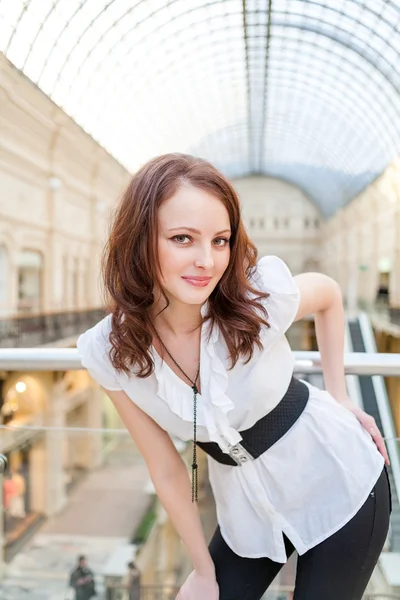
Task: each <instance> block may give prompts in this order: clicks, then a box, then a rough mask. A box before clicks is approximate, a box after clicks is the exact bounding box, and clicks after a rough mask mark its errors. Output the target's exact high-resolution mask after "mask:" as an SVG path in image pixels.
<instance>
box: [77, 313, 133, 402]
mask: <svg viewBox="0 0 400 600" xmlns="http://www.w3.org/2000/svg"><path fill="white" fill-rule="evenodd" d="M109 333H110V317H109V316H108V317H106V318H105V319H103V320H102V321H100V322H99V323H97V325H95V326H94V327H92V328H91V329H88V330H87V331H85V333H83V334H82V335H81V336H79V338H78V341H77V343H76V345H77V348H78V354H79V358H80V359H81V363H82V365H83V366H84V367H86V369H87V370H88V373H89V375H90V376H91V377H92V378H93V379H94V380H95V381H97V383H99V384H100V385H101V386H102V387H104V388H105V389H107V390H111V391H117V390H120V389H122V388H121V386H120V385H119V383H118V380H117V373H116V370H115V369H114V367H113V365H112V364H111V360H110V356H109V350H110V342H109Z"/></svg>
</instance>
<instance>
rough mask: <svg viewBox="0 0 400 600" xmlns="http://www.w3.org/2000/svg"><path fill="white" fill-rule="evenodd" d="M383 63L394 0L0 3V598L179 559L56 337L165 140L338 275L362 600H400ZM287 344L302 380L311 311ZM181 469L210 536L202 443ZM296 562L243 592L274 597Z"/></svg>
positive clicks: (115, 430)
mask: <svg viewBox="0 0 400 600" xmlns="http://www.w3.org/2000/svg"><path fill="white" fill-rule="evenodd" d="M399 65H400V0H340V1H339V0H313V1H312V0H211V1H206V0H135V1H131V2H129V1H127V0H0V134H1V135H0V148H1V157H0V423H1V425H0V453H1V454H2V455H3V456H4V457H5V460H6V461H7V468H6V469H5V470H4V473H3V474H2V475H0V478H1V479H2V482H1V484H2V494H0V507H1V508H0V600H24V599H27V598H29V599H30V600H64V599H65V598H66V597H68V598H69V597H71V598H72V596H66V594H67V593H69V592H68V590H67V586H68V580H69V574H70V572H71V570H72V569H73V567H74V564H75V561H76V557H77V556H78V555H80V554H84V555H86V556H87V560H88V564H89V566H90V568H91V569H92V570H93V572H94V573H95V578H96V585H97V591H98V598H99V599H103V598H104V600H124V599H125V600H135V599H136V600H139V598H140V599H142V600H143V599H144V600H173V599H175V597H176V594H177V591H178V590H179V587H180V586H181V585H182V583H183V582H184V581H185V579H186V577H187V575H188V574H189V573H190V571H191V562H190V560H189V556H188V554H187V552H186V551H185V548H184V546H183V545H182V543H181V542H180V540H179V537H178V536H177V533H176V532H175V529H174V527H173V526H172V523H171V522H170V520H169V518H168V515H167V513H166V511H165V510H164V509H163V507H162V505H161V504H160V502H159V501H158V499H157V497H156V495H155V489H154V487H153V484H152V482H151V479H150V477H149V473H148V470H147V468H146V464H145V462H144V460H143V458H142V457H141V455H140V453H139V451H138V449H137V448H136V446H135V444H134V442H133V441H132V439H131V438H130V436H129V435H128V434H127V432H126V430H125V428H124V425H123V423H122V421H121V419H120V417H119V416H118V414H117V412H116V410H115V409H114V407H113V404H112V402H111V400H110V399H109V398H108V396H107V395H106V394H105V392H104V391H103V390H102V388H101V387H100V386H99V385H98V383H96V382H95V381H94V380H93V379H92V378H91V377H90V376H89V374H88V372H87V371H86V370H85V369H84V368H82V364H81V362H80V358H79V355H78V351H77V349H76V342H77V339H78V337H79V335H80V334H82V333H83V332H84V331H85V330H87V329H88V328H90V327H92V326H94V325H95V324H96V323H98V322H99V321H100V320H101V319H103V318H104V316H105V315H106V304H105V294H104V286H103V283H102V279H101V258H102V252H103V248H104V245H105V242H106V240H107V235H108V233H109V226H110V223H111V221H112V216H113V211H114V209H115V206H116V205H117V202H118V200H119V199H120V197H121V194H122V193H123V191H124V189H125V187H126V186H127V184H128V183H129V181H130V179H131V176H132V174H134V173H135V172H136V171H137V170H138V169H139V168H140V167H141V166H142V165H143V164H144V163H146V161H148V160H150V159H151V158H152V157H155V156H158V155H161V154H164V153H169V152H182V153H187V154H191V155H194V156H199V157H201V158H204V159H206V160H208V161H210V162H211V163H212V164H213V165H215V166H216V167H217V168H218V169H219V170H220V171H221V172H222V173H223V174H224V175H225V176H226V177H227V178H228V179H229V180H230V181H231V182H232V184H233V186H234V188H235V190H236V191H237V193H238V195H239V198H240V203H241V208H242V216H243V220H244V224H245V226H246V229H247V232H248V235H249V236H250V238H251V240H252V241H253V243H254V244H255V245H256V247H257V249H258V253H259V256H260V257H261V256H264V255H276V256H279V257H280V258H281V259H283V260H284V261H285V262H286V264H287V265H288V266H289V268H290V271H291V272H292V274H293V275H297V274H300V273H303V272H310V271H311V272H319V273H324V274H326V275H328V276H329V277H331V278H333V279H334V280H335V281H337V282H338V283H339V285H340V287H341V290H342V295H343V302H344V306H345V316H346V322H345V353H346V354H345V358H346V360H345V365H346V373H347V375H346V379H347V386H348V392H349V395H350V397H351V398H352V400H354V402H355V403H357V404H358V405H359V406H361V407H363V408H364V410H365V411H366V412H368V413H369V414H371V415H373V417H374V418H375V420H376V424H377V425H378V427H379V428H380V430H381V432H382V434H383V436H384V438H385V440H386V445H387V448H388V452H389V456H390V461H391V466H390V467H389V468H388V472H389V479H390V483H391V489H392V501H393V510H392V515H391V524H390V529H389V534H388V537H387V540H386V543H385V546H384V549H383V552H382V554H381V556H380V559H379V561H378V563H377V565H376V568H375V571H374V573H373V576H372V578H371V581H370V583H369V585H368V588H367V590H366V592H365V593H366V594H367V595H366V596H365V598H368V599H371V600H372V598H375V599H376V600H385V599H387V600H389V599H390V598H392V599H393V600H394V599H395V598H398V599H400V503H399V499H400V445H399V438H400V69H399ZM287 338H288V340H289V342H290V345H291V348H292V350H293V352H294V353H295V357H296V363H295V365H296V366H295V371H296V372H297V373H298V374H300V375H301V376H302V378H304V379H306V380H307V381H309V382H310V383H313V384H314V385H316V386H318V387H323V386H324V381H323V376H322V372H321V368H318V365H320V363H318V356H319V355H318V354H317V353H318V344H317V339H316V332H315V322H314V319H313V318H312V316H310V317H309V318H306V319H303V320H301V321H298V322H296V323H294V324H293V325H292V326H291V327H290V329H289V330H288V332H287ZM174 443H175V445H176V448H177V449H178V451H179V452H180V453H181V455H182V457H183V460H184V461H186V462H187V464H188V466H189V465H190V461H191V444H190V443H189V444H188V443H183V442H181V441H179V440H178V439H174ZM0 462H1V461H0ZM0 466H1V465H0ZM199 474H200V482H199V486H200V489H199V503H198V505H199V511H200V515H201V518H202V522H203V526H204V531H205V533H206V536H207V538H210V536H211V535H212V533H213V531H214V529H215V526H216V523H217V518H216V512H215V505H214V501H213V496H212V492H211V488H210V484H209V482H208V477H207V461H206V457H205V455H204V454H203V453H202V452H201V451H200V450H199ZM130 561H134V562H135V564H136V566H137V570H138V573H140V585H139V587H140V592H138V594H140V595H133V594H134V590H133V588H134V587H135V586H134V585H133V584H132V586H133V587H132V589H131V588H130V587H129V586H130V585H131V583H127V582H131V579H129V576H130V575H129V569H128V566H127V565H128V563H129V562H130ZM295 570H296V563H295V559H293V560H292V559H290V560H289V561H288V563H287V565H285V567H284V569H283V570H282V571H281V573H280V575H279V576H278V577H277V578H276V581H275V582H274V584H273V586H272V587H271V589H269V590H268V592H267V593H266V594H265V595H264V596H263V599H264V600H267V599H268V600H292V598H293V589H294V580H295ZM135 585H136V584H135ZM135 589H136V588H135ZM138 589H139V588H138ZM132 590H133V591H132ZM338 600H339V599H338Z"/></svg>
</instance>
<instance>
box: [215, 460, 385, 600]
mask: <svg viewBox="0 0 400 600" xmlns="http://www.w3.org/2000/svg"><path fill="white" fill-rule="evenodd" d="M390 512H391V498H390V489H389V482H388V478H387V473H386V469H384V470H383V472H382V474H381V475H380V477H379V479H378V481H377V482H376V484H375V486H374V488H373V489H372V491H371V493H370V495H369V496H368V498H367V500H366V502H365V503H364V504H363V506H362V507H361V508H360V510H359V511H358V513H357V514H356V515H355V516H354V517H353V518H352V519H351V520H350V521H349V522H348V523H347V524H346V525H345V526H344V527H342V529H340V530H339V531H338V532H336V533H335V534H333V535H332V536H331V537H329V538H328V539H326V540H324V541H323V542H321V543H320V544H318V545H317V546H315V547H314V548H311V550H308V552H306V553H305V554H303V555H302V556H299V557H298V559H297V573H296V584H295V592H294V597H293V600H322V599H323V600H359V599H360V598H361V597H362V595H363V592H364V590H365V588H366V587H367V584H368V581H369V579H370V577H371V574H372V572H373V570H374V567H375V565H376V563H377V561H378V558H379V555H380V553H381V550H382V548H383V545H384V542H385V539H386V536H387V532H388V528H389V517H390ZM285 546H286V552H287V555H288V556H290V555H291V554H292V553H293V551H294V547H293V545H292V543H291V542H290V541H289V540H288V539H287V538H286V537H285ZM210 552H211V556H212V558H213V561H214V564H215V567H216V573H217V580H218V584H219V588H220V600H259V599H260V598H261V596H262V595H263V594H264V592H265V590H266V589H267V588H268V586H269V585H270V584H271V583H272V581H273V580H274V578H275V577H276V575H277V574H278V573H279V571H280V570H281V568H282V567H283V564H282V563H277V562H274V561H272V560H270V559H269V558H241V557H240V556H237V554H235V553H234V552H232V550H231V549H230V548H229V547H228V546H227V544H226V543H225V541H224V539H223V538H222V536H221V533H220V531H219V528H217V530H216V532H215V534H214V537H213V539H212V540H211V543H210Z"/></svg>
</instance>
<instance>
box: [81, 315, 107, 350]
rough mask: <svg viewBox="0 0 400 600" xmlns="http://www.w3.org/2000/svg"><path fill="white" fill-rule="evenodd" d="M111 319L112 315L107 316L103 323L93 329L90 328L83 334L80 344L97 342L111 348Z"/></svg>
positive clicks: (102, 320)
mask: <svg viewBox="0 0 400 600" xmlns="http://www.w3.org/2000/svg"><path fill="white" fill-rule="evenodd" d="M111 319H112V315H111V314H109V315H106V316H105V317H104V319H101V321H98V322H97V323H96V324H95V325H93V327H90V328H89V329H87V330H86V331H85V332H84V333H82V334H81V335H80V336H79V338H78V342H79V341H81V342H82V341H89V340H95V341H96V342H97V343H98V344H100V345H101V344H103V345H104V346H109V345H110V332H111Z"/></svg>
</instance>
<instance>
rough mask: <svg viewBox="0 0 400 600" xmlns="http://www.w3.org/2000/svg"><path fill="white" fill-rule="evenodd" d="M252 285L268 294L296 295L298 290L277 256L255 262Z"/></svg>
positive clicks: (264, 257)
mask: <svg viewBox="0 0 400 600" xmlns="http://www.w3.org/2000/svg"><path fill="white" fill-rule="evenodd" d="M253 283H254V284H255V285H256V286H257V287H258V288H259V289H261V290H262V291H263V292H268V293H270V294H297V293H298V289H297V286H296V284H295V282H294V280H293V276H292V273H291V271H290V269H289V267H288V266H287V264H286V263H285V262H284V261H283V260H282V259H281V258H279V257H278V256H275V255H268V256H263V257H262V258H260V259H259V261H258V262H257V266H256V269H255V272H254V275H253Z"/></svg>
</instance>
